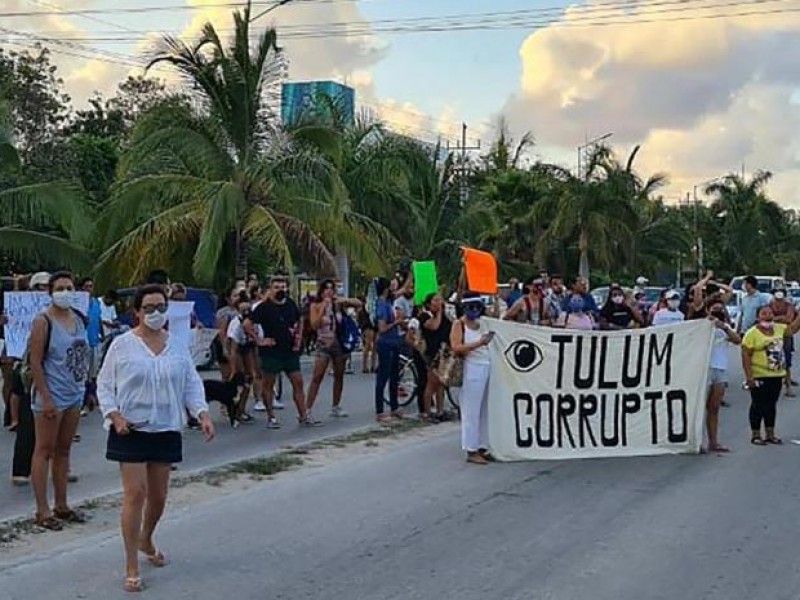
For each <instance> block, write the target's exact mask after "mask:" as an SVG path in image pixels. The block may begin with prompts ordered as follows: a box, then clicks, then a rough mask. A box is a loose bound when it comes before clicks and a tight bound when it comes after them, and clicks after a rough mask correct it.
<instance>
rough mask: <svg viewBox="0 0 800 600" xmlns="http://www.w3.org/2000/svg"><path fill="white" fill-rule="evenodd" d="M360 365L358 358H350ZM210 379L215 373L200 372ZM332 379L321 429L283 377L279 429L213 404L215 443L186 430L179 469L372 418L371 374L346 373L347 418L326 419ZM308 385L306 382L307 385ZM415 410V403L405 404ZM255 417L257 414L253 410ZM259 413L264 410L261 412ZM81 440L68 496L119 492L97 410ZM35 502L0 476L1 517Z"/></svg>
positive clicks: (5, 463) (0, 444)
mask: <svg viewBox="0 0 800 600" xmlns="http://www.w3.org/2000/svg"><path fill="white" fill-rule="evenodd" d="M354 366H355V367H356V368H357V369H360V368H361V362H360V357H357V358H356V359H355V361H354ZM311 367H312V364H311V362H310V360H304V363H303V370H304V371H305V375H306V382H308V381H309V379H310V377H309V374H310V369H311ZM204 376H206V377H214V376H215V374H213V373H204ZM330 384H331V379H330V378H326V381H325V383H324V384H323V387H322V389H321V391H320V395H319V396H318V399H317V404H316V406H315V410H314V412H315V414H316V415H317V417H318V418H319V419H320V420H322V421H324V422H325V425H324V426H323V427H319V428H313V429H307V428H300V427H299V426H298V425H297V419H296V414H297V413H296V411H295V409H294V405H293V404H292V400H291V387H290V386H289V383H288V380H286V379H284V393H283V401H284V402H285V403H286V410H283V411H278V417H279V418H280V419H281V421H282V423H283V428H282V429H280V430H279V431H271V430H270V431H267V430H266V429H265V428H264V424H263V422H262V421H261V420H259V421H258V422H257V423H253V424H249V425H242V426H241V427H239V428H238V429H236V430H232V429H231V428H230V425H229V424H228V421H227V420H225V419H222V418H220V416H219V408H218V407H219V405H218V404H216V403H214V404H212V407H211V414H212V415H213V417H214V420H215V424H216V425H217V439H216V440H215V442H214V443H213V444H205V443H204V442H203V440H202V434H200V433H199V432H193V431H187V432H186V435H185V443H186V449H185V453H184V455H185V456H184V458H185V461H184V463H183V464H182V465H181V470H182V471H193V470H197V469H201V468H207V467H213V466H217V465H221V464H225V463H229V462H232V461H234V460H237V459H243V458H250V457H253V456H261V455H264V454H268V453H270V452H274V451H276V450H278V449H280V448H281V447H285V446H287V445H296V444H300V443H304V442H309V441H314V440H318V439H321V438H323V437H330V436H332V435H341V434H345V433H347V432H350V431H353V430H355V429H359V428H361V427H365V426H367V425H369V424H371V423H372V422H373V418H374V412H375V410H374V402H373V397H374V396H373V393H374V392H373V390H374V387H373V386H374V379H373V376H370V375H362V374H361V373H360V372H359V373H358V374H355V375H347V376H346V379H345V388H344V396H343V406H344V407H345V408H346V409H347V411H348V412H349V414H350V416H349V417H348V418H346V419H330V418H328V413H329V412H330V405H331V385H330ZM306 387H307V383H306ZM408 410H409V411H411V412H415V411H416V405H415V406H414V407H409V409H408ZM253 414H254V415H258V414H259V413H253ZM261 415H263V413H261ZM80 432H81V437H82V441H81V442H80V443H78V444H75V445H74V446H73V452H72V469H73V471H74V472H75V473H77V474H78V475H79V476H80V480H79V481H78V483H75V484H70V496H71V498H72V499H74V500H80V499H85V498H92V497H95V496H97V495H99V494H105V493H108V492H117V491H119V470H118V469H117V468H116V465H114V464H112V463H109V462H108V461H106V460H105V436H106V433H105V432H104V431H103V429H102V427H101V419H100V417H99V415H98V414H97V413H94V414H92V415H89V416H88V417H86V418H85V419H83V420H82V422H81V426H80ZM13 444H14V436H13V435H12V434H9V433H8V432H7V431H3V430H0V473H7V474H9V476H10V473H11V457H12V451H13ZM32 510H33V501H32V497H31V491H30V488H29V487H22V488H17V487H12V486H11V484H10V483H9V479H8V477H6V476H3V477H2V478H0V521H2V520H5V519H8V518H10V517H17V516H30V515H32Z"/></svg>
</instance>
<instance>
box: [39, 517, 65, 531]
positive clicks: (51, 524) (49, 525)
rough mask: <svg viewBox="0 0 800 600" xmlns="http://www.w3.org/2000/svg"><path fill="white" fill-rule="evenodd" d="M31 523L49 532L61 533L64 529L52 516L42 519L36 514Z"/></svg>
mask: <svg viewBox="0 0 800 600" xmlns="http://www.w3.org/2000/svg"><path fill="white" fill-rule="evenodd" d="M33 522H34V523H36V524H37V525H38V526H39V527H44V528H45V529H49V530H50V531H61V530H62V529H64V525H63V524H62V523H61V521H59V520H58V519H57V518H55V517H54V516H53V515H50V516H49V517H42V515H40V514H37V515H36V518H35V519H34V521H33Z"/></svg>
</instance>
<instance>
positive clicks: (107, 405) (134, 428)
mask: <svg viewBox="0 0 800 600" xmlns="http://www.w3.org/2000/svg"><path fill="white" fill-rule="evenodd" d="M133 307H134V310H135V311H136V316H137V317H138V319H137V321H138V323H139V325H138V326H137V327H136V328H135V329H133V330H132V331H130V332H128V333H126V334H124V335H121V336H120V337H118V338H116V339H115V340H114V342H113V343H112V344H111V347H110V348H109V351H108V354H107V356H106V360H105V362H104V363H103V367H102V369H101V370H100V375H99V377H98V380H97V396H98V399H99V401H100V408H101V410H102V413H103V417H105V420H106V427H107V428H108V429H109V432H108V446H107V449H106V458H107V459H108V460H111V461H115V462H118V463H120V473H121V476H122V489H123V495H124V498H123V504H122V538H123V541H124V544H125V558H126V567H125V585H124V587H125V591H127V592H139V591H141V590H142V589H143V586H142V580H141V578H140V577H139V557H138V553H139V552H141V553H142V554H143V555H144V556H145V557H146V558H147V561H148V562H149V563H150V564H152V565H153V566H155V567H163V566H164V565H166V563H167V560H166V557H165V556H164V554H163V553H162V552H161V551H159V550H158V549H157V547H156V546H155V544H154V543H153V533H154V532H155V529H156V525H158V521H159V520H160V519H161V515H162V514H163V512H164V506H165V504H166V500H167V489H168V485H169V474H170V465H172V464H173V463H178V462H181V460H182V459H183V442H182V438H181V431H182V429H183V426H184V418H185V414H186V410H188V411H189V413H190V414H191V415H192V416H193V417H195V418H197V419H199V420H200V424H201V426H202V429H203V433H204V434H205V437H206V440H207V441H210V440H211V439H213V438H214V425H213V424H212V423H211V419H210V417H209V414H208V405H207V404H206V402H205V394H204V392H203V383H202V381H201V379H200V376H199V375H198V374H197V371H196V370H195V368H194V363H193V361H192V357H191V355H190V354H189V353H188V352H187V351H186V349H185V348H183V347H180V346H173V345H172V344H171V343H170V338H169V334H168V333H167V332H166V331H165V330H164V324H165V323H166V318H167V297H166V294H165V292H164V289H163V288H162V287H161V286H157V285H148V286H144V287H142V288H140V289H139V291H138V292H137V294H136V297H135V298H134V301H133Z"/></svg>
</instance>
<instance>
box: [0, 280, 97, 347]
mask: <svg viewBox="0 0 800 600" xmlns="http://www.w3.org/2000/svg"><path fill="white" fill-rule="evenodd" d="M52 301H53V300H52V298H51V297H50V294H48V293H47V292H4V293H3V306H4V307H5V314H6V317H7V318H8V323H6V325H5V327H4V331H5V340H6V354H7V355H8V356H9V357H12V358H22V357H23V356H24V354H25V349H26V348H27V346H28V338H29V337H30V335H31V326H32V324H33V319H34V318H35V317H36V315H38V314H39V313H40V312H42V311H43V310H45V309H47V308H48V307H49V306H50V304H51V303H52ZM72 306H73V308H75V310H78V311H80V313H81V314H83V315H84V316H88V313H89V293H88V292H75V295H74V302H73V305H72Z"/></svg>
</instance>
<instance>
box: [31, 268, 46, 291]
mask: <svg viewBox="0 0 800 600" xmlns="http://www.w3.org/2000/svg"><path fill="white" fill-rule="evenodd" d="M29 285H30V290H31V291H32V292H46V291H47V286H48V285H50V273H48V272H47V271H39V272H38V273H34V275H33V277H31V282H30V284H29Z"/></svg>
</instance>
